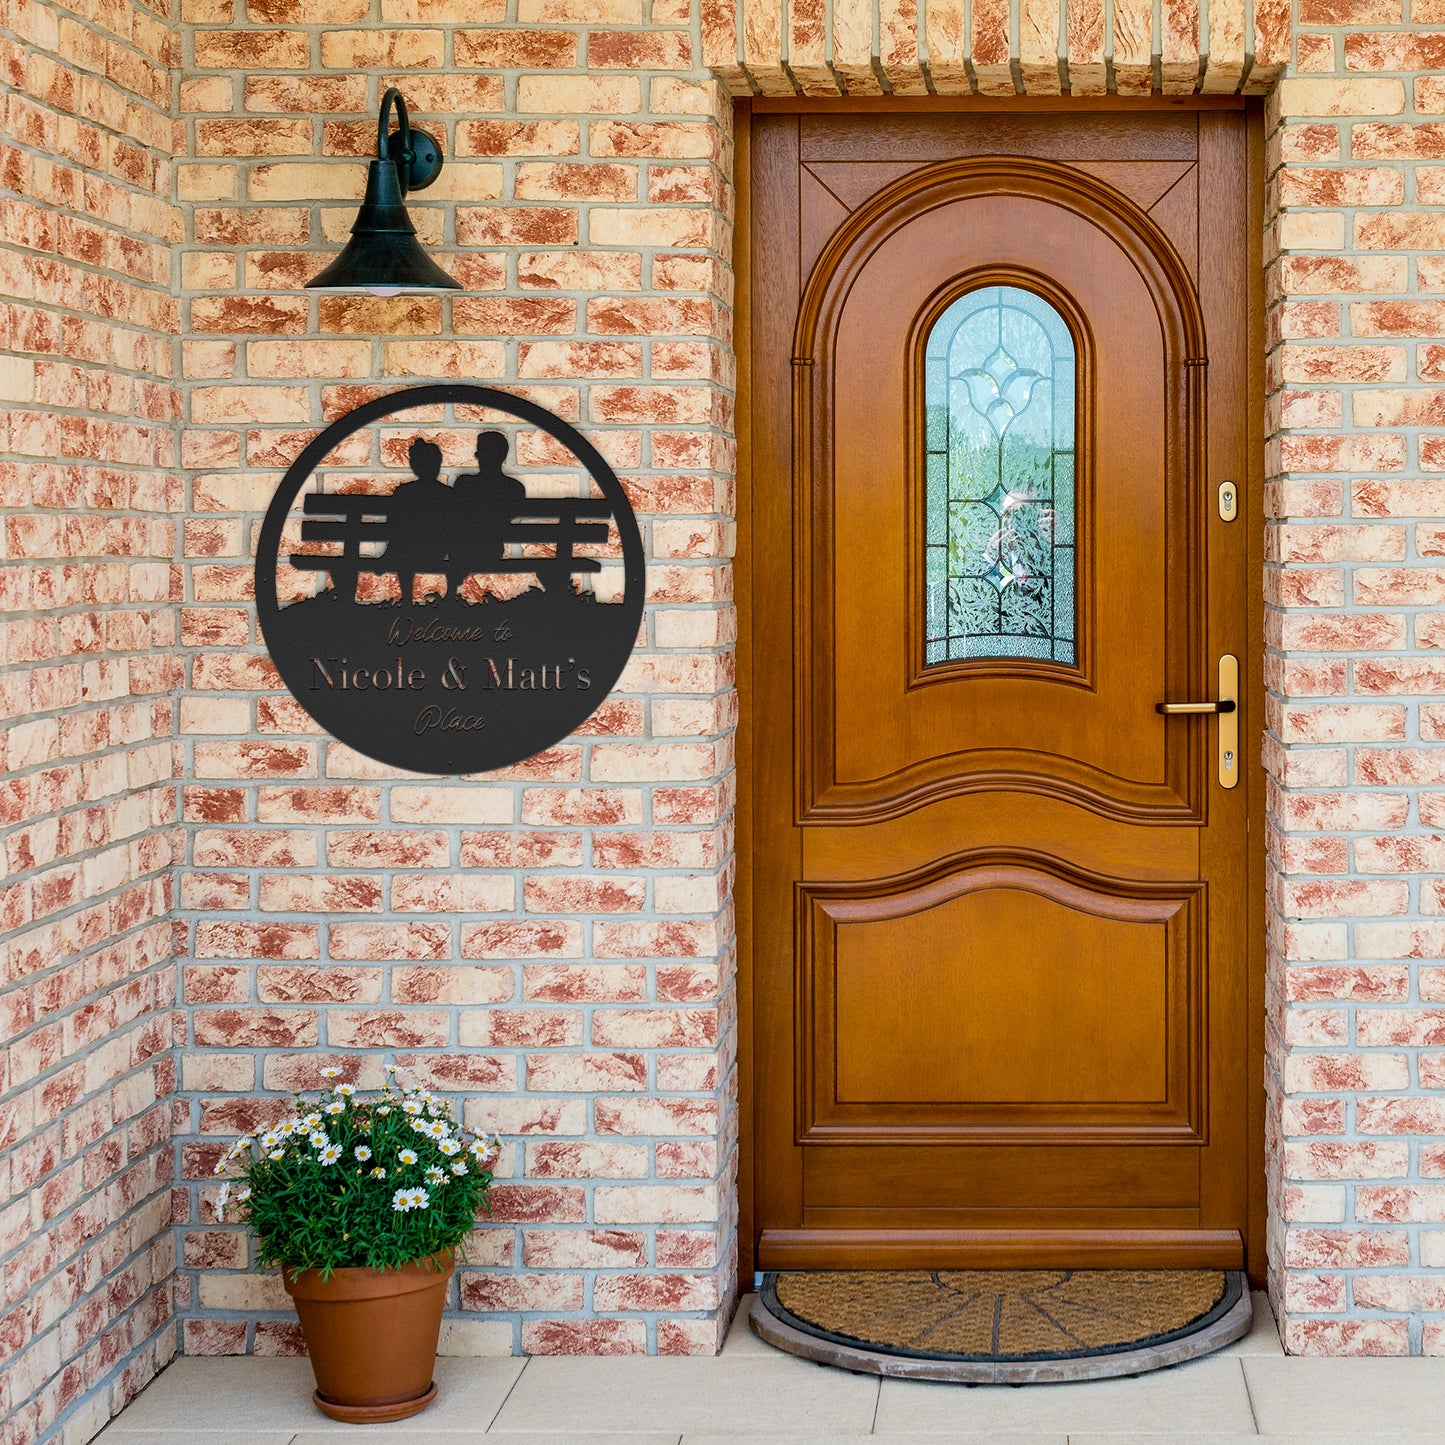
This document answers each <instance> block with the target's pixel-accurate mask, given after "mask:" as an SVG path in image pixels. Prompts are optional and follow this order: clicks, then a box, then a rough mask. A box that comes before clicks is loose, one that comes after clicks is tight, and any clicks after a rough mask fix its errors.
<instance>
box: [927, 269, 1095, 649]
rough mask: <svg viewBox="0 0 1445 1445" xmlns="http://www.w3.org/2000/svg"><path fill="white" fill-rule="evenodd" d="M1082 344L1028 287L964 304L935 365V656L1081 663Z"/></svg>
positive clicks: (931, 486) (930, 569)
mask: <svg viewBox="0 0 1445 1445" xmlns="http://www.w3.org/2000/svg"><path fill="white" fill-rule="evenodd" d="M1074 371H1075V367H1074V342H1073V337H1072V336H1071V335H1070V334H1069V328H1068V326H1067V325H1066V324H1065V322H1064V319H1063V317H1062V316H1060V315H1059V313H1058V312H1057V311H1056V310H1054V308H1053V307H1052V306H1051V305H1049V303H1048V302H1047V301H1045V300H1044V299H1043V298H1042V297H1040V296H1036V295H1034V293H1033V292H1032V291H1025V290H1023V289H1022V288H1021V287H1017V286H988V287H984V288H982V289H980V290H978V291H970V292H969V293H968V294H967V295H965V296H960V297H959V298H958V300H957V301H955V302H954V303H953V305H952V306H950V307H949V308H948V310H947V311H945V312H944V313H943V315H942V316H940V317H939V318H938V320H937V321H936V322H935V323H934V326H933V330H932V331H931V332H930V333H929V336H928V345H927V352H926V356H925V360H924V392H925V395H924V404H925V407H926V414H925V418H924V423H925V425H924V435H925V447H926V450H927V456H926V461H925V478H926V498H925V518H926V520H925V528H924V532H925V537H924V545H925V547H926V549H927V555H926V566H925V568H924V579H925V580H924V585H925V587H926V588H927V599H926V600H927V629H928V634H927V640H926V644H925V646H926V651H925V661H926V662H929V663H938V662H956V661H961V660H963V659H968V658H980V657H1038V658H1046V659H1051V660H1052V661H1054V662H1066V663H1072V662H1074V661H1075V636H1076V631H1077V629H1076V627H1075V619H1074V590H1075V589H1074V562H1075V558H1074V511H1075V508H1074V385H1075V381H1074Z"/></svg>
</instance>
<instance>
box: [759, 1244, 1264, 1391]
mask: <svg viewBox="0 0 1445 1445" xmlns="http://www.w3.org/2000/svg"><path fill="white" fill-rule="evenodd" d="M1250 1316H1251V1307H1250V1299H1249V1290H1248V1288H1247V1287H1246V1283H1245V1279H1244V1276H1243V1275H1242V1274H1240V1273H1238V1272H1235V1271H1225V1270H1164V1269H1151V1270H1124V1269H1093V1270H1068V1269H1057V1270H1047V1269H1037V1270H988V1269H973V1270H967V1269H965V1270H946V1269H945V1270H870V1271H861V1270H856V1271H855V1270H839V1271H826V1272H824V1271H820V1272H811V1273H802V1274H768V1275H766V1276H765V1277H764V1280H763V1286H762V1290H761V1292H760V1293H759V1296H758V1299H757V1302H756V1303H755V1304H754V1306H753V1310H752V1314H751V1316H750V1323H751V1325H752V1328H753V1330H754V1332H755V1333H756V1334H758V1335H759V1336H761V1337H762V1338H763V1339H764V1340H767V1341H768V1342H769V1343H770V1344H773V1345H776V1346H777V1347H778V1348H779V1349H783V1350H786V1351H788V1352H789V1353H790V1354H798V1355H803V1356H805V1357H807V1358H808V1359H814V1360H819V1361H821V1362H823V1363H825V1364H835V1365H839V1366H842V1367H843V1368H845V1369H850V1370H861V1371H866V1372H869V1373H873V1374H880V1375H899V1376H904V1377H907V1378H911V1379H926V1380H957V1381H959V1382H962V1383H972V1384H983V1383H1012V1384H1022V1383H1030V1382H1049V1381H1060V1380H1086V1379H1101V1378H1105V1377H1108V1376H1115V1375H1135V1374H1140V1373H1142V1372H1144V1371H1146V1370H1155V1369H1160V1368H1162V1367H1164V1366H1166V1365H1174V1364H1178V1363H1179V1362H1180V1361H1181V1360H1188V1359H1194V1358H1196V1357H1197V1356H1199V1355H1205V1354H1209V1353H1210V1352H1211V1351H1213V1350H1217V1349H1220V1348H1221V1347H1222V1346H1224V1345H1226V1344H1228V1343H1229V1342H1230V1341H1231V1340H1236V1339H1238V1338H1239V1337H1240V1336H1241V1335H1243V1334H1245V1333H1246V1332H1247V1331H1248V1329H1249V1325H1250Z"/></svg>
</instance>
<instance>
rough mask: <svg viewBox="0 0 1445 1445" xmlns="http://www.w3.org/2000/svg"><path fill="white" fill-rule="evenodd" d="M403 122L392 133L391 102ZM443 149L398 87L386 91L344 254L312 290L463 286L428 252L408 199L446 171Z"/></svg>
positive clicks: (393, 291)
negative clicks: (416, 125)
mask: <svg viewBox="0 0 1445 1445" xmlns="http://www.w3.org/2000/svg"><path fill="white" fill-rule="evenodd" d="M393 106H395V107H396V117H397V121H398V122H399V126H400V128H399V129H397V130H394V131H390V132H389V133H388V129H387V125H388V121H389V119H390V114H391V109H392V107H393ZM441 168H442V153H441V149H440V148H439V147H438V145H437V143H436V142H435V141H434V140H433V139H432V138H431V136H429V135H427V133H426V132H425V131H420V130H413V129H412V128H411V122H410V121H409V120H408V119H407V113H406V101H404V100H403V99H402V97H401V92H400V91H399V90H397V89H396V88H395V87H392V88H390V89H388V90H387V92H386V94H385V95H383V96H382V97H381V115H380V116H379V117H378V119H377V123H376V159H375V160H374V161H372V162H371V165H370V166H369V167H368V169H367V173H366V194H365V195H364V196H363V197H362V201H361V209H360V210H359V211H358V212H357V213H356V224H355V225H354V226H352V228H351V239H350V240H349V241H348V242H347V243H346V245H345V247H344V248H343V250H342V252H341V254H340V255H339V256H338V257H337V258H336V259H335V260H334V261H333V262H332V263H331V264H330V265H329V266H328V267H327V268H326V269H325V270H324V271H323V272H322V273H321V274H320V275H319V276H317V277H315V278H314V279H313V280H310V281H308V282H307V283H306V289H307V290H310V291H350V292H354V291H368V292H370V293H371V294H372V295H373V296H398V295H401V294H402V293H403V292H417V291H422V292H427V291H460V290H461V289H462V287H461V282H459V281H455V280H453V279H452V278H451V277H450V276H448V275H447V273H446V272H445V271H443V270H442V268H441V267H440V266H438V265H437V263H436V262H435V261H433V260H432V258H431V257H430V256H428V255H427V253H426V252H425V251H423V250H422V248H421V243H420V242H419V241H418V240H417V238H416V227H415V226H413V225H412V223H411V217H410V216H408V215H407V213H406V206H405V204H404V202H405V200H406V195H407V192H408V191H420V190H424V189H425V188H426V187H427V186H429V185H431V183H432V182H433V181H434V180H436V178H437V176H438V175H439V174H440V173H441Z"/></svg>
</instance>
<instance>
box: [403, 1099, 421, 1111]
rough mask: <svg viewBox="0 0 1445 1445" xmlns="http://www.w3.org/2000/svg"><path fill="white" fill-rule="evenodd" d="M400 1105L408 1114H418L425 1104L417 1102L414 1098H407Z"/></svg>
mask: <svg viewBox="0 0 1445 1445" xmlns="http://www.w3.org/2000/svg"><path fill="white" fill-rule="evenodd" d="M401 1107H402V1108H403V1109H405V1110H406V1112H407V1113H408V1114H420V1113H421V1111H422V1109H423V1108H424V1107H425V1106H424V1105H422V1104H420V1103H418V1102H417V1100H415V1099H408V1100H407V1101H406V1103H404V1104H403V1105H402V1106H401Z"/></svg>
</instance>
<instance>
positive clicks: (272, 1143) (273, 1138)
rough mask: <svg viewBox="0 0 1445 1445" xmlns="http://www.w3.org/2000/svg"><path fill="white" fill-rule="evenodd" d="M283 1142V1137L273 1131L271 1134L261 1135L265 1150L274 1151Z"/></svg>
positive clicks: (262, 1145)
mask: <svg viewBox="0 0 1445 1445" xmlns="http://www.w3.org/2000/svg"><path fill="white" fill-rule="evenodd" d="M280 1142H281V1136H280V1135H279V1134H278V1133H277V1132H276V1131H275V1130H274V1129H272V1130H271V1131H270V1132H269V1133H266V1134H262V1135H261V1147H262V1148H263V1149H274V1148H275V1147H276V1146H277V1145H278V1144H279V1143H280Z"/></svg>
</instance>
